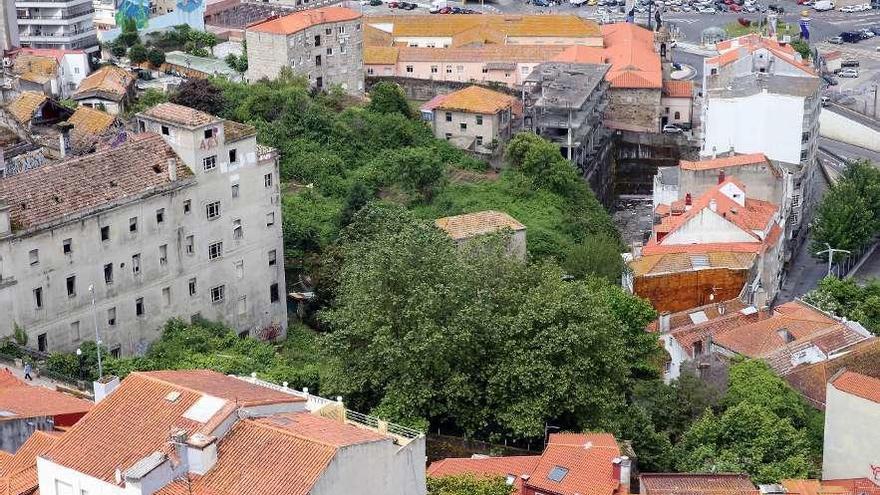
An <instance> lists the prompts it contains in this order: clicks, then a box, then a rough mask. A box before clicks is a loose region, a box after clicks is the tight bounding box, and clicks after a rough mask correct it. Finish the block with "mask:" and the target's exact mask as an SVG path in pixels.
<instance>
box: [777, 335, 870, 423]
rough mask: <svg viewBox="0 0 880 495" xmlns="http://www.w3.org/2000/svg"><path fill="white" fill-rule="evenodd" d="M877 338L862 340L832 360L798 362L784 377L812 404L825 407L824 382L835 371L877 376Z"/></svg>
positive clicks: (825, 388) (825, 386)
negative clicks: (809, 363)
mask: <svg viewBox="0 0 880 495" xmlns="http://www.w3.org/2000/svg"><path fill="white" fill-rule="evenodd" d="M878 362H880V339H876V338H874V339H866V340H863V341H861V342H859V343H857V344H855V345H854V346H852V347H851V348H850V349H848V352H846V353H845V354H843V355H840V356H837V357H834V358H833V359H830V360H827V361H822V362H819V363H815V364H812V365H801V366H798V367H797V368H795V369H793V370H792V371H791V372H790V373H788V374H786V375H785V376H784V378H785V380H786V381H787V382H788V383H789V384H790V385H791V386H792V387H793V388H794V389H795V390H797V391H799V392H800V393H801V394H803V395H804V397H805V398H806V399H807V400H808V401H809V402H810V403H811V404H813V405H814V406H815V407H818V408H819V409H825V394H826V392H827V382H828V380H829V379H830V378H831V377H832V376H834V375H835V374H836V373H837V372H838V371H839V370H841V369H844V368H846V369H847V370H849V371H853V372H856V373H860V374H864V375H868V376H874V377H875V378H880V367H878V366H877V364H876V363H878Z"/></svg>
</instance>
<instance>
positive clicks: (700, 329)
mask: <svg viewBox="0 0 880 495" xmlns="http://www.w3.org/2000/svg"><path fill="white" fill-rule="evenodd" d="M769 317H770V314H769V312H767V311H758V312H753V313H749V314H746V313H743V312H742V311H741V310H740V311H731V312H728V313H726V314H725V315H724V316H721V317H718V318H715V319H712V320H709V321H707V322H705V323H695V324H691V325H686V326H683V327H680V328H678V329H676V330H674V331H673V332H672V333H671V334H670V335H671V336H672V338H673V339H675V340H676V341H677V342H678V344H679V345H680V346H681V347H682V348H684V350H685V351H686V352H687V353H688V354H689V355H693V348H694V344H695V343H697V342H702V341H704V340H706V339H707V338H708V337H710V336H712V337H713V338H714V335H716V334H718V333H721V332H725V331H727V330H730V329H732V328H739V327H741V326H743V325H748V324H749V323H754V322H758V321H761V320H764V319H766V318H769Z"/></svg>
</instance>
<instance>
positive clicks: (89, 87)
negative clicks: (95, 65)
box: [72, 65, 135, 101]
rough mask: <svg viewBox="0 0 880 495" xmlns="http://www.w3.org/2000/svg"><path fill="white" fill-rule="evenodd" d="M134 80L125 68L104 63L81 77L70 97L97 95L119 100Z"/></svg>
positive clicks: (78, 97) (77, 98)
mask: <svg viewBox="0 0 880 495" xmlns="http://www.w3.org/2000/svg"><path fill="white" fill-rule="evenodd" d="M134 81H135V77H134V75H132V74H131V73H130V72H128V71H127V70H125V69H122V68H120V67H117V66H115V65H105V66H103V67H101V68H100V69H98V70H96V71H95V72H92V73H91V74H89V76H88V77H86V78H85V79H83V80H82V82H81V83H79V87H78V88H76V91H75V92H74V93H73V96H72V97H73V99H74V100H79V99H84V98H91V97H93V96H98V97H101V98H106V99H109V100H113V101H120V100H122V99H123V98H125V96H126V95H127V94H128V92H129V91H130V89H131V87H132V85H133V84H134Z"/></svg>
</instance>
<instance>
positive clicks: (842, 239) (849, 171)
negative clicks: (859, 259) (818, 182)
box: [812, 160, 880, 253]
mask: <svg viewBox="0 0 880 495" xmlns="http://www.w3.org/2000/svg"><path fill="white" fill-rule="evenodd" d="M878 233H880V170H878V169H877V168H875V167H874V166H873V165H871V163H870V162H868V161H867V160H860V161H856V162H851V163H850V164H849V165H848V166H847V168H846V170H845V171H844V172H843V177H841V178H840V180H839V181H837V183H835V184H832V185H831V188H830V189H829V190H828V192H827V193H826V194H825V197H824V198H822V202H821V203H820V204H819V207H818V208H817V210H816V218H815V219H814V220H813V224H812V234H813V246H812V248H813V252H814V253H815V252H819V251H822V250H824V249H825V248H826V247H827V246H826V244H830V245H831V247H832V248H835V249H846V250H850V251H857V250H859V249H861V248H863V247H865V246H867V245H869V244H870V243H871V241H872V240H873V239H874V237H875V236H876V235H877V234H878Z"/></svg>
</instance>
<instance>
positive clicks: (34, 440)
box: [0, 430, 59, 495]
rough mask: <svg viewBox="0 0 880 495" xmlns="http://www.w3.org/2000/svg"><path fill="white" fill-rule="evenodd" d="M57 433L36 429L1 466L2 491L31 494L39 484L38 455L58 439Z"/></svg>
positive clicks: (16, 494) (11, 493) (19, 494)
mask: <svg viewBox="0 0 880 495" xmlns="http://www.w3.org/2000/svg"><path fill="white" fill-rule="evenodd" d="M58 438H59V437H58V436H57V435H53V434H50V433H47V432H44V431H40V430H36V431H34V432H33V433H32V434H31V436H30V437H28V439H27V441H26V442H25V443H23V444H22V445H21V447H19V448H18V450H17V451H16V452H15V454H13V455H12V456H10V457H7V458H6V459H5V461H4V462H3V463H2V466H0V493H2V494H3V495H29V494H33V493H35V490H37V486H38V484H39V483H38V480H37V456H41V455H43V454H45V453H46V452H47V451H48V450H49V449H50V448H52V446H53V445H54V444H55V443H56V442H57V440H58Z"/></svg>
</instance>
